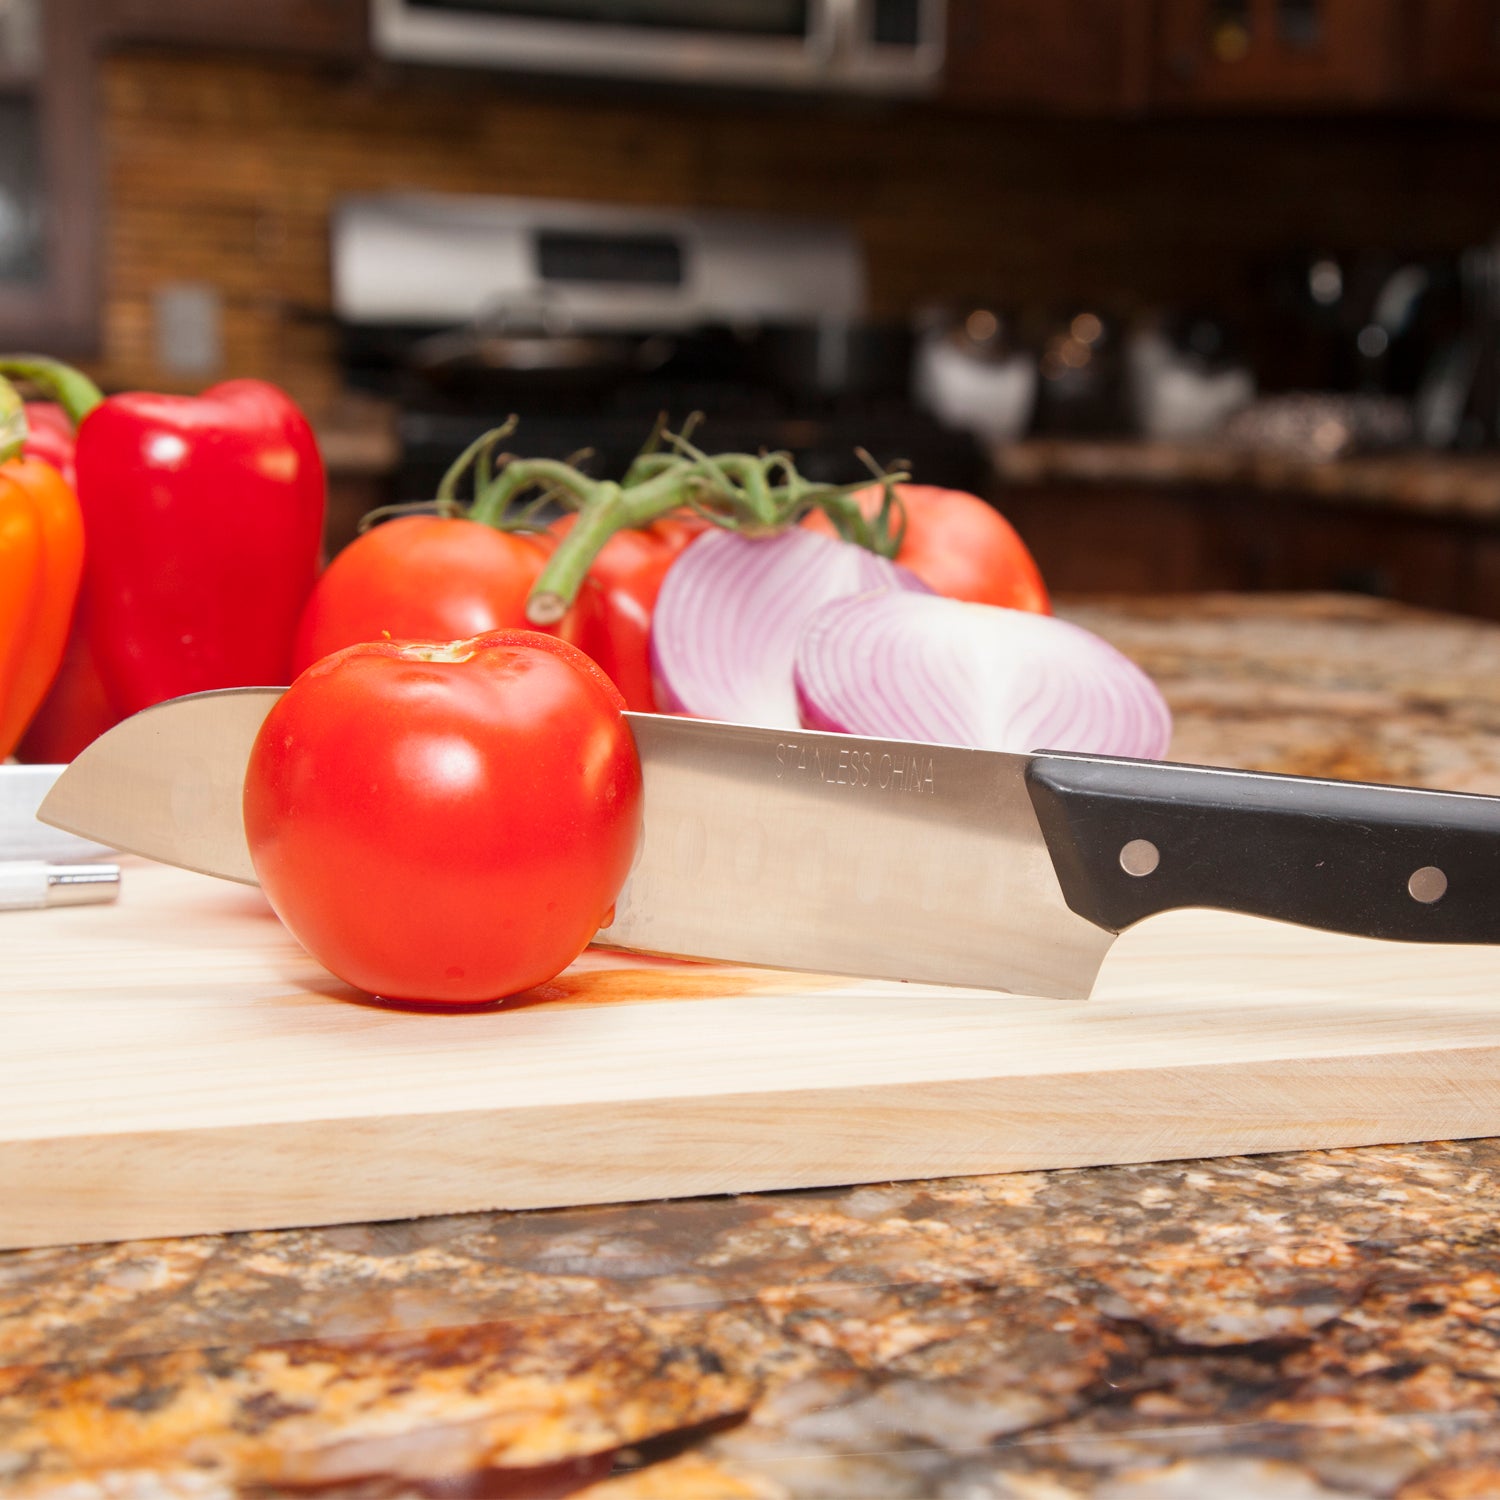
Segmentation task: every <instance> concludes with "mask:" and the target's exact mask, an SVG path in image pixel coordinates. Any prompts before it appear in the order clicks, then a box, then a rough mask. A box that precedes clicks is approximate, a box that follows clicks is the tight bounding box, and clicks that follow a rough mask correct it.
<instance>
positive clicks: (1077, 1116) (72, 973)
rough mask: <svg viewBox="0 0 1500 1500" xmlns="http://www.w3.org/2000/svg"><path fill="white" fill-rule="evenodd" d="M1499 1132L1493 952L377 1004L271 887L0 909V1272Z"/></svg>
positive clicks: (133, 875)
mask: <svg viewBox="0 0 1500 1500" xmlns="http://www.w3.org/2000/svg"><path fill="white" fill-rule="evenodd" d="M1486 1134H1500V948H1497V949H1483V948H1449V949H1435V948H1427V949H1424V948H1418V947H1407V946H1402V945H1394V944H1380V943H1373V942H1363V941H1359V940H1355V939H1350V938H1341V937H1333V936H1328V935H1326V934H1320V933H1312V932H1305V931H1303V930H1301V929H1299V928H1294V927H1286V926H1278V925H1275V924H1270V923H1261V922H1255V921H1251V920H1248V919H1239V918H1233V917H1229V916H1224V915H1221V914H1217V913H1206V912H1182V913H1176V914H1173V915H1170V916H1167V917H1164V918H1159V919H1157V920H1155V921H1153V922H1150V923H1147V924H1145V925H1143V926H1142V927H1140V928H1139V929H1137V930H1136V931H1133V932H1131V933H1127V934H1126V935H1125V937H1123V938H1122V939H1121V940H1120V942H1119V943H1118V944H1117V945H1116V947H1115V949H1114V951H1113V952H1112V953H1111V955H1110V957H1109V959H1108V960H1107V961H1106V964H1105V969H1104V972H1103V975H1102V976H1101V980H1100V983H1099V986H1098V989H1097V991H1096V994H1095V996H1094V998H1093V999H1091V1000H1088V1001H1079V1002H1064V1001H1056V1000H1035V999H1028V998H1024V997H1015V996H1002V995H996V994H991V993H984V992H980V991H974V990H955V989H948V990H945V989H941V988H937V987H926V986H920V985H909V984H881V983H871V982H866V981H850V980H847V979H836V978H824V977H818V976H814V977H809V976H805V975H789V974H779V973H773V972H768V971H763V970H750V969H740V968H728V967H723V966H708V965H686V964H673V963H659V962H654V961H648V960H637V959H632V958H629V957H626V956H623V955H618V954H610V953H605V952H600V951H595V952H590V953H588V954H586V955H585V956H584V958H583V959H581V960H580V962H579V963H578V964H577V965H575V966H574V968H572V969H570V970H569V971H568V972H567V973H566V974H565V975H563V976H561V977H560V978H559V979H558V980H556V981H554V983H553V984H551V985H549V986H547V987H546V988H545V989H544V990H542V991H537V992H532V993H531V994H529V995H527V996H525V997H522V998H521V999H519V1000H517V1001H513V1002H511V1003H510V1004H508V1005H506V1006H505V1007H503V1008H497V1009H492V1010H485V1011H471V1012H464V1013H448V1014H431V1013H427V1014H423V1013H415V1012H411V1011H401V1010H394V1009H387V1008H382V1007H379V1006H376V1005H373V1004H370V1003H367V1002H361V1001H359V1000H358V999H357V997H356V996H355V994H354V992H353V991H351V990H348V989H346V988H345V987H344V986H342V985H340V984H339V983H338V982H337V981H335V980H333V979H331V978H330V977H329V976H328V975H327V974H326V973H325V972H324V971H322V970H321V969H320V968H318V966H317V965H315V964H313V963H312V962H311V961H310V960H309V959H308V958H307V957H306V956H305V955H304V954H303V953H302V952H301V950H300V949H299V948H298V947H297V946H296V944H295V943H294V942H292V940H291V939H290V938H289V937H288V936H287V934H286V933H285V931H284V930H283V929H282V927H281V926H280V924H279V923H278V922H277V921H276V919H275V917H274V916H272V915H271V913H270V910H269V908H268V907H267V906H266V905H265V903H264V901H263V899H262V898H261V896H260V894H259V892H257V891H254V890H251V889H248V888H246V887H241V886H233V885H227V884H225V883H223V882H220V881H215V880H210V879H207V878H205V877H203V876H197V875H190V874H186V873H184V872H181V871H177V870H170V869H167V868H166V867H164V866H158V865H151V864H148V863H146V862H144V861H138V862H136V861H127V862H126V865H125V874H124V887H123V894H122V897H121V899H120V901H119V903H118V904H117V905H114V906H106V907H92V908H75V909H72V910H66V909H63V910H50V911H38V912H18V913H7V914H5V915H3V916H0V1246H3V1247H16V1246H25V1245H44V1244H54V1243H68V1242H73V1241H85V1240H105V1239H123V1238H135V1237H144V1236H153V1235H166V1234H185V1233H196V1232H204V1231H214V1230H231V1229H248V1228H269V1227H275V1226H285V1225H307V1224H326V1223H336V1222H344V1221H352V1220H371V1219H387V1218H404V1217H409V1216H414V1215H421V1214H435V1213H450V1212H458V1211H465V1210H475V1209H493V1208H524V1207H541V1206H548V1205H558V1204H578V1203H593V1202H606V1201H619V1200H627V1199H647V1198H657V1197H671V1196H683V1195H689V1194H700V1193H726V1192H744V1191H751V1190H756V1189H769V1188H795V1187H809V1186H818V1185H831V1184H839V1183H853V1182H865V1181H882V1180H889V1179H894V1178H917V1177H928V1176H949V1175H955V1174H969V1173H985V1172H1002V1171H1013V1170H1017V1169H1022V1168H1035V1167H1065V1166H1080V1165H1087V1164H1097V1163H1105V1162H1128V1161H1147V1160H1161V1159H1167V1158H1179V1157H1194V1156H1208V1155H1222V1154H1230V1153H1239V1152H1256V1151H1276V1150H1284V1149H1288V1148H1294V1147H1315V1146H1339V1145H1355V1144H1365V1143H1374V1142H1395V1141H1411V1140H1426V1139H1434V1138H1445V1137H1462V1136H1475V1135H1486Z"/></svg>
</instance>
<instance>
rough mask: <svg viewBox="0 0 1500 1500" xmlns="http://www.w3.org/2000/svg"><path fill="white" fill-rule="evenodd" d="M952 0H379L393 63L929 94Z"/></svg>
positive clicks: (382, 38) (376, 11)
mask: <svg viewBox="0 0 1500 1500" xmlns="http://www.w3.org/2000/svg"><path fill="white" fill-rule="evenodd" d="M945 5H946V0H371V5H370V35H371V45H372V47H373V49H374V50H375V52H376V53H377V54H379V55H380V56H382V57H386V58H390V59H392V60H395V61H406V62H420V63H438V64H448V65H456V66H465V67H476V66H479V67H491V68H500V69H505V70H507V71H524V72H531V73H549V74H553V75H556V76H559V77H567V76H592V77H616V78H633V79H637V80H653V81H658V82H664V83H677V84H697V85H720V86H733V87H747V88H773V89H785V90H802V91H806V92H822V91H826V92H848V93H866V94H914V95H915V94H923V93H927V92H930V91H931V90H933V89H935V88H936V87H937V85H938V82H939V80H940V77H941V72H942V64H943V41H944V20H945V15H944V11H945Z"/></svg>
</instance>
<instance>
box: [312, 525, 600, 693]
mask: <svg viewBox="0 0 1500 1500" xmlns="http://www.w3.org/2000/svg"><path fill="white" fill-rule="evenodd" d="M556 545H557V539H556V538H555V537H552V536H549V535H547V534H546V533H537V532H520V531H499V530H496V528H495V527H493V526H485V525H482V524H480V523H479V522H477V521H470V520H466V519H464V518H463V517H460V516H434V515H412V516H401V517H398V518H397V519H396V520H393V521H386V522H383V523H382V524H381V525H379V526H374V527H372V528H371V529H370V530H369V531H366V532H364V533H363V534H362V535H361V536H358V537H356V538H355V539H354V541H352V542H350V543H349V545H348V546H347V547H345V548H344V549H343V551H341V552H340V553H338V555H337V556H336V557H335V558H334V559H333V561H332V562H331V563H329V565H328V567H327V568H326V569H324V571H323V573H322V576H321V577H320V578H319V579H318V581H317V583H316V584H315V585H314V586H313V591H312V594H311V596H310V597H309V598H308V601H307V604H306V606H305V608H304V609H303V611H302V619H301V622H300V624H299V626H298V630H297V640H296V644H295V646H294V648H293V653H292V670H293V671H294V672H301V671H303V670H304V669H305V668H307V667H309V666H311V665H312V663H313V662H315V661H317V660H318V659H319V658H320V657H324V656H327V655H328V654H329V652H331V651H340V650H342V649H343V648H344V647H345V646H353V645H357V644H358V643H359V642H361V641H378V640H385V639H389V640H396V641H452V640H462V639H465V638H467V637H470V636H475V635H479V634H481V633H482V632H484V631H486V630H503V629H517V630H519V629H523V628H524V629H535V628H536V627H534V626H528V625H527V622H526V596H527V594H528V593H530V591H531V586H532V584H534V583H535V582H536V579H537V575H538V574H539V573H540V572H541V570H542V568H543V567H544V566H545V565H546V562H547V559H548V558H549V557H550V556H551V555H552V551H553V549H554V547H555V546H556ZM600 609H601V604H600V601H599V597H598V591H597V590H596V589H594V588H593V587H592V586H588V587H585V588H584V589H582V590H581V591H580V593H579V597H578V600H577V602H576V603H575V604H574V606H573V608H572V609H570V610H569V611H568V613H567V614H566V615H564V616H563V618H562V619H561V620H560V621H559V622H558V623H557V624H556V625H555V626H552V627H551V628H550V629H549V630H548V631H547V634H549V635H556V636H557V637H559V638H560V639H562V640H565V641H572V642H574V643H575V644H576V643H578V642H579V641H580V640H581V638H582V637H583V635H584V634H585V633H586V632H588V631H590V630H592V629H594V628H595V620H596V617H597V615H598V613H599V611H600Z"/></svg>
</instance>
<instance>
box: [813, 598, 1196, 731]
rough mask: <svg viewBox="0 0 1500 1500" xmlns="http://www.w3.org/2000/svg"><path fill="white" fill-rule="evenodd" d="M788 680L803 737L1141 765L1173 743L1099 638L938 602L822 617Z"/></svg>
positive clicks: (1154, 702) (827, 609) (837, 611)
mask: <svg viewBox="0 0 1500 1500" xmlns="http://www.w3.org/2000/svg"><path fill="white" fill-rule="evenodd" d="M794 672H795V685H796V691H797V699H798V703H799V705H800V707H801V712H802V721H803V724H804V725H805V726H806V727H807V728H809V729H825V730H832V731H835V732H838V733H842V734H868V735H879V736H880V737H881V738H883V739H911V740H928V741H933V742H936V743H939V744H948V745H967V746H970V747H972V748H974V749H978V750H1014V751H1021V752H1025V751H1030V750H1083V751H1089V752H1092V753H1094V754H1097V755H1130V756H1141V757H1143V758H1146V759H1157V758H1159V757H1160V756H1161V755H1162V754H1164V753H1165V751H1166V748H1167V743H1168V741H1169V740H1170V739H1171V735H1172V716H1171V713H1170V711H1169V710H1168V708H1167V705H1166V703H1165V701H1164V700H1163V698H1162V696H1161V694H1160V693H1159V692H1158V691H1157V689H1156V685H1155V683H1153V682H1152V681H1151V679H1150V678H1149V677H1148V676H1147V675H1146V674H1145V673H1144V672H1143V671H1141V669H1140V668H1139V667H1138V666H1136V665H1135V663H1134V662H1132V661H1130V660H1128V659H1127V658H1126V657H1124V656H1122V655H1121V654H1120V653H1119V652H1118V651H1116V650H1115V648H1114V647H1113V646H1111V645H1109V644H1108V642H1106V641H1102V640H1100V639H1099V637H1098V636H1096V635H1092V634H1090V632H1089V631H1087V630H1084V629H1083V628H1082V627H1080V626H1078V625H1071V624H1069V623H1068V622H1067V621H1065V620H1059V619H1056V618H1055V617H1053V616H1050V615H1038V614H1032V613H1029V612H1028V611H1025V610H1018V609H1000V608H998V607H996V606H994V605H990V604H969V603H965V602H963V601H961V600H958V599H944V598H939V597H938V596H937V595H935V594H928V595H921V594H906V593H902V594H895V593H884V594H862V595H860V596H858V597H856V598H847V599H838V600H835V601H834V602H833V603H831V604H825V605H824V606H823V607H822V608H821V609H819V610H818V611H817V612H816V613H815V614H813V615H812V616H810V617H809V618H808V620H807V623H806V624H805V625H804V627H803V630H802V634H801V636H800V637H799V639H798V641H797V649H796V656H795V668H794Z"/></svg>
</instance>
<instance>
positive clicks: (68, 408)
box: [0, 354, 104, 428]
mask: <svg viewBox="0 0 1500 1500" xmlns="http://www.w3.org/2000/svg"><path fill="white" fill-rule="evenodd" d="M0 375H5V376H9V377H10V378H11V379H12V380H24V381H26V382H27V383H28V384H30V385H33V386H35V387H36V388H37V390H39V391H41V392H42V393H43V394H44V395H46V396H48V397H50V398H51V399H52V400H53V401H56V402H57V404H58V405H59V406H61V407H62V409H63V410H64V411H65V412H66V413H67V414H68V420H69V421H70V422H71V423H72V424H73V426H74V427H75V428H76V427H77V426H78V424H79V423H80V422H82V421H83V419H84V418H85V417H86V416H88V414H89V413H90V412H91V411H93V409H94V408H95V407H96V406H98V404H99V403H100V402H101V401H102V400H104V392H103V391H101V390H100V389H99V387H98V386H97V385H95V384H94V382H93V381H92V380H90V379H89V378H88V376H87V375H85V374H84V373H83V372H82V371H81V370H75V369H74V368H73V367H72V365H65V364H64V363H63V362H62V361H61V360H60V359H51V358H49V357H48V356H47V355H45V354H6V355H0Z"/></svg>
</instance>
